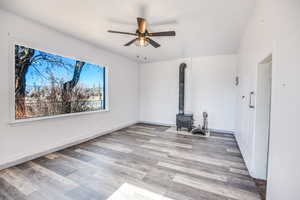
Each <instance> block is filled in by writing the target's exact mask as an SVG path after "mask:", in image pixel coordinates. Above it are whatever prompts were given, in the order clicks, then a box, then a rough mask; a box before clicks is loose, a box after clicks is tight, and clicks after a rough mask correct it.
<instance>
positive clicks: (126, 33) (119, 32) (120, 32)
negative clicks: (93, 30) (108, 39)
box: [107, 30, 137, 36]
mask: <svg viewBox="0 0 300 200" xmlns="http://www.w3.org/2000/svg"><path fill="white" fill-rule="evenodd" d="M107 32H109V33H118V34H125V35H134V36H137V34H136V33H128V32H122V31H111V30H108V31H107Z"/></svg>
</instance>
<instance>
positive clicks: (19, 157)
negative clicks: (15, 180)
mask: <svg viewBox="0 0 300 200" xmlns="http://www.w3.org/2000/svg"><path fill="white" fill-rule="evenodd" d="M136 123H138V121H132V122H127V123H124V124H120V125H118V126H115V127H113V128H111V129H107V130H101V131H96V133H92V134H89V135H88V136H87V134H85V135H81V136H78V137H75V138H72V139H68V140H67V141H64V142H60V143H58V144H56V145H52V147H49V148H46V149H47V150H44V151H41V152H32V153H27V154H26V155H25V154H20V155H17V156H15V157H14V158H12V159H10V160H7V161H4V162H2V163H0V170H1V169H5V168H9V167H12V166H15V165H18V164H21V163H24V162H27V161H30V160H33V159H36V158H39V157H41V156H44V155H47V154H49V153H53V152H56V151H59V150H62V149H65V148H68V147H71V146H74V145H77V144H80V143H83V142H86V141H89V140H92V139H94V138H97V137H100V136H102V135H106V134H109V133H112V132H114V131H117V130H120V129H123V128H126V127H128V126H131V125H134V124H136Z"/></svg>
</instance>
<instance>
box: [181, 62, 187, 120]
mask: <svg viewBox="0 0 300 200" xmlns="http://www.w3.org/2000/svg"><path fill="white" fill-rule="evenodd" d="M185 68H186V64H185V63H181V64H180V66H179V114H184V82H185V80H184V79H185V78H184V77H185Z"/></svg>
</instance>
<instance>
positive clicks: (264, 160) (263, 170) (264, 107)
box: [253, 58, 272, 180]
mask: <svg viewBox="0 0 300 200" xmlns="http://www.w3.org/2000/svg"><path fill="white" fill-rule="evenodd" d="M257 72H258V74H257V94H256V118H255V137H254V162H253V165H254V168H255V176H256V178H259V179H264V180H266V178H267V168H268V151H269V134H270V112H271V85H272V61H271V60H270V58H268V61H267V62H263V63H262V64H259V65H258V70H257Z"/></svg>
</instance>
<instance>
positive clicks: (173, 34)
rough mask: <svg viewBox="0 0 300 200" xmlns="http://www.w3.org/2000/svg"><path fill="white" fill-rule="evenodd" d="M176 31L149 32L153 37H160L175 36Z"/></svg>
mask: <svg viewBox="0 0 300 200" xmlns="http://www.w3.org/2000/svg"><path fill="white" fill-rule="evenodd" d="M175 35H176V33H175V31H164V32H156V33H148V36H151V37H159V36H175Z"/></svg>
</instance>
